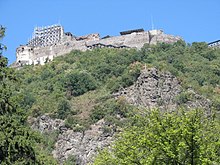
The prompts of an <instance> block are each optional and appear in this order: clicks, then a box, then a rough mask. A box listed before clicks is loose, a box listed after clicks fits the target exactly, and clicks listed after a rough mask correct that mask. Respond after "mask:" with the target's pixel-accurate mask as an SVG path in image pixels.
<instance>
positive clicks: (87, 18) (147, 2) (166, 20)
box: [0, 0, 220, 63]
mask: <svg viewBox="0 0 220 165" xmlns="http://www.w3.org/2000/svg"><path fill="white" fill-rule="evenodd" d="M151 18H153V23H154V27H155V29H163V30H164V32H165V33H168V34H173V35H179V36H181V37H183V39H184V40H185V41H186V42H189V43H192V42H194V41H205V42H211V41H214V40H218V39H220V0H108V1H107V0H0V25H3V26H5V27H6V28H7V30H6V37H5V38H4V40H3V41H1V42H3V43H4V44H5V45H7V47H8V50H7V51H6V52H4V55H5V56H7V57H8V58H9V63H12V62H13V61H15V59H16V56H15V50H16V47H18V46H19V45H20V44H26V43H27V41H28V39H29V38H30V37H31V34H32V33H33V29H34V27H35V26H47V25H52V24H56V23H59V22H60V23H61V25H63V26H64V29H65V31H66V32H68V31H69V32H72V33H73V34H74V35H76V36H79V35H86V34H89V33H100V35H101V36H105V35H111V36H112V35H119V32H120V31H124V30H130V29H136V28H144V29H145V30H149V29H151Z"/></svg>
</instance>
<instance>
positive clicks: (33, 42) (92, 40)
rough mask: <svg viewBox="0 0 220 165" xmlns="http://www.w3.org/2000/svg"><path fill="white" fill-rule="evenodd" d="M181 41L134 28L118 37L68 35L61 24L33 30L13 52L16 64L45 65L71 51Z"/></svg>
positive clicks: (132, 46) (157, 31) (169, 36)
mask: <svg viewBox="0 0 220 165" xmlns="http://www.w3.org/2000/svg"><path fill="white" fill-rule="evenodd" d="M180 39H181V38H180V37H179V36H173V35H168V34H165V33H164V32H163V31H162V30H149V31H145V30H144V29H135V30H128V31H123V32H120V35H119V36H109V35H108V36H105V37H102V38H101V37H100V35H99V34H97V33H94V34H89V35H85V36H74V35H73V34H72V33H70V32H64V28H63V27H62V26H61V25H52V26H47V27H36V28H35V29H34V33H33V37H32V38H31V39H30V40H29V42H28V43H27V44H26V45H21V46H19V47H18V48H17V49H16V62H15V65H16V66H22V65H31V64H34V65H36V64H40V65H44V64H45V62H46V61H48V60H49V61H51V60H53V58H54V57H57V56H61V55H64V54H67V53H70V52H71V51H72V50H80V51H86V50H91V49H94V48H104V47H106V48H118V49H121V48H137V49H140V48H141V47H143V45H144V44H146V43H148V44H157V43H158V42H164V43H174V42H176V41H178V40H180Z"/></svg>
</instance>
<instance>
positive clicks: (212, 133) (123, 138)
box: [94, 110, 220, 165]
mask: <svg viewBox="0 0 220 165" xmlns="http://www.w3.org/2000/svg"><path fill="white" fill-rule="evenodd" d="M219 126H220V125H219V120H216V119H215V118H214V117H206V116H205V114H204V113H203V112H202V111H200V110H192V111H184V110H180V111H178V112H172V113H162V112H160V111H158V110H152V111H150V112H146V113H145V114H144V115H143V114H142V116H141V115H137V116H135V117H134V119H133V123H132V125H131V126H130V127H129V128H128V129H126V130H125V131H124V132H123V133H122V134H121V135H120V136H119V138H118V140H116V142H115V144H114V145H113V147H112V149H111V150H107V149H106V150H104V151H102V152H101V153H100V154H99V155H98V156H97V158H96V160H95V163H94V164H95V165H108V164H109V165H110V164H111V165H118V164H120V165H122V164H124V165H127V164H130V165H137V164H138V165H142V164H143V165H146V164H158V165H163V164H164V165H167V164H176V165H187V164H191V165H196V164H219V163H220V139H219V135H220V127H219Z"/></svg>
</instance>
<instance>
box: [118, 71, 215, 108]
mask: <svg viewBox="0 0 220 165" xmlns="http://www.w3.org/2000/svg"><path fill="white" fill-rule="evenodd" d="M183 93H187V95H189V96H190V98H189V99H187V100H185V102H182V103H181V106H185V107H187V108H204V109H207V110H209V111H210V107H211V102H210V101H209V100H208V99H206V98H204V97H203V96H201V95H199V94H197V93H196V92H194V91H193V90H191V89H188V90H186V91H184V90H183V89H182V87H181V85H180V82H179V81H178V79H177V78H176V77H175V76H173V75H172V74H171V73H170V72H161V71H159V70H157V69H156V68H149V69H144V70H142V72H141V74H140V76H139V77H138V79H137V81H136V82H135V83H134V84H133V85H132V86H130V87H128V88H125V89H122V90H120V91H119V92H118V93H116V94H115V95H116V96H117V97H124V98H125V99H126V100H127V102H128V103H130V104H133V105H136V106H142V107H145V108H155V107H158V108H160V109H162V110H170V111H173V110H175V109H177V108H178V107H179V106H180V103H179V102H178V97H179V96H180V95H181V94H183Z"/></svg>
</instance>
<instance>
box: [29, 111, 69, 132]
mask: <svg viewBox="0 0 220 165" xmlns="http://www.w3.org/2000/svg"><path fill="white" fill-rule="evenodd" d="M33 120H34V121H32V122H31V123H32V126H31V127H32V128H33V129H35V130H38V131H40V132H41V133H44V132H52V131H55V130H58V131H63V130H67V128H66V127H65V124H64V121H63V120H60V119H52V118H50V117H49V116H48V115H42V116H39V117H38V118H34V119H33Z"/></svg>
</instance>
